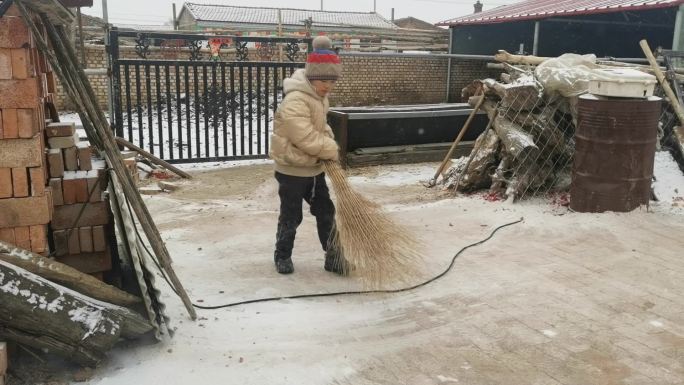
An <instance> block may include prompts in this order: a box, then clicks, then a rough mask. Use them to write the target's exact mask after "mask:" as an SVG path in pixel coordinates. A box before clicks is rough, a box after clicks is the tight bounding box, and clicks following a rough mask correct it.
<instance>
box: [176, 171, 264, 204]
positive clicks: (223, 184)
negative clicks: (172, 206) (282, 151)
mask: <svg viewBox="0 0 684 385" xmlns="http://www.w3.org/2000/svg"><path fill="white" fill-rule="evenodd" d="M191 174H192V176H193V179H192V180H188V181H182V182H179V184H180V185H181V188H180V189H179V190H178V191H175V192H174V193H173V194H172V195H173V197H174V198H177V199H187V200H193V201H194V200H205V199H206V200H214V199H221V198H225V197H235V196H247V195H249V194H251V193H252V192H254V191H255V190H256V189H257V188H258V187H259V186H260V185H262V184H263V183H264V182H266V181H267V180H269V179H272V178H273V166H272V165H270V164H266V165H250V166H240V167H231V168H223V169H218V170H211V171H203V172H194V173H191Z"/></svg>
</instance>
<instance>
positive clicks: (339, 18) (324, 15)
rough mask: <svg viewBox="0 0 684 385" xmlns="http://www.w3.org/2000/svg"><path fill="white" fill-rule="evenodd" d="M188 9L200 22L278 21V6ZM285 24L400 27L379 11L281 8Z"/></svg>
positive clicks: (191, 6) (200, 6) (195, 6)
mask: <svg viewBox="0 0 684 385" xmlns="http://www.w3.org/2000/svg"><path fill="white" fill-rule="evenodd" d="M184 8H185V9H187V10H188V11H189V12H190V14H191V15H192V16H193V17H194V18H195V19H196V20H198V21H215V22H229V23H245V24H278V8H260V7H235V6H229V5H207V4H195V3H185V5H184ZM280 10H281V17H282V22H283V24H286V25H302V24H303V21H304V20H306V19H308V18H309V17H311V18H312V19H313V24H314V25H318V26H321V25H328V26H345V27H365V28H385V29H396V28H397V26H396V25H394V24H392V22H390V21H389V20H387V19H385V18H384V17H382V16H380V15H379V14H377V13H375V12H331V11H315V10H308V9H292V8H281V9H280Z"/></svg>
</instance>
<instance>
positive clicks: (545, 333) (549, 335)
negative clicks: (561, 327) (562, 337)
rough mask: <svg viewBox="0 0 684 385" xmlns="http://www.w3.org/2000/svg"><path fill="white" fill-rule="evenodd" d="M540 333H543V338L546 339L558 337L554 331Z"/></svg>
mask: <svg viewBox="0 0 684 385" xmlns="http://www.w3.org/2000/svg"><path fill="white" fill-rule="evenodd" d="M542 333H544V335H545V336H547V337H555V336H557V335H558V333H557V332H556V331H554V330H548V329H547V330H542Z"/></svg>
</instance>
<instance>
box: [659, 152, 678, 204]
mask: <svg viewBox="0 0 684 385" xmlns="http://www.w3.org/2000/svg"><path fill="white" fill-rule="evenodd" d="M653 174H654V175H655V183H653V190H654V191H655V195H656V197H657V198H658V200H659V201H660V202H662V203H663V204H665V205H669V206H671V207H672V208H673V209H677V208H680V209H684V173H682V171H681V170H680V169H679V166H678V165H677V162H676V161H675V160H674V159H673V158H672V155H671V154H670V153H669V152H667V151H659V152H657V153H656V157H655V165H654V170H653Z"/></svg>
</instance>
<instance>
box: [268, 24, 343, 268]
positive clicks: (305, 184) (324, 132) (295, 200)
mask: <svg viewBox="0 0 684 385" xmlns="http://www.w3.org/2000/svg"><path fill="white" fill-rule="evenodd" d="M313 48H314V51H313V52H312V53H310V54H309V55H308V58H307V60H306V67H305V68H304V69H299V70H297V71H296V72H295V73H294V74H293V75H292V76H291V77H290V78H288V79H285V80H284V81H283V90H284V92H285V98H284V99H283V102H282V103H281V104H280V106H279V107H278V111H276V114H275V121H274V128H273V134H272V135H271V147H270V148H271V150H270V153H269V156H270V157H271V159H273V160H274V161H275V178H276V180H277V181H278V184H279V187H278V195H279V196H280V216H279V218H278V232H277V234H276V250H275V253H274V259H275V266H276V270H277V271H278V273H280V274H291V273H292V272H294V266H293V264H292V258H291V257H292V248H293V247H294V240H295V235H296V232H297V227H298V226H299V224H300V223H301V222H302V201H306V203H308V204H309V206H310V211H311V214H312V215H313V216H315V217H316V224H317V227H318V238H319V240H320V242H321V246H322V247H323V250H324V251H325V265H324V268H325V270H327V271H331V272H335V273H337V274H343V268H342V261H341V259H342V258H341V256H339V255H338V254H339V253H337V252H336V251H335V250H331V249H330V248H329V247H328V244H329V243H328V242H329V240H330V237H331V234H332V231H333V225H334V222H335V206H334V204H333V202H332V200H331V199H330V194H329V193H328V186H327V185H326V183H325V174H324V173H323V166H322V161H323V160H329V159H330V160H337V159H338V150H339V149H338V147H337V143H336V142H335V139H334V136H333V132H332V130H331V129H330V126H328V124H327V114H328V107H329V103H328V93H330V91H332V89H333V87H334V86H335V82H336V81H337V79H338V78H339V76H340V73H341V72H342V65H341V63H340V58H339V57H338V56H337V54H336V53H335V52H334V51H331V48H332V43H331V41H330V39H328V38H327V37H325V36H319V37H317V38H315V39H314V41H313Z"/></svg>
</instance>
